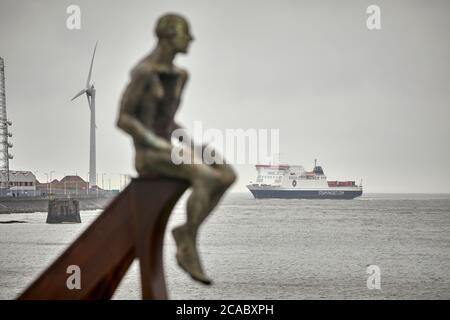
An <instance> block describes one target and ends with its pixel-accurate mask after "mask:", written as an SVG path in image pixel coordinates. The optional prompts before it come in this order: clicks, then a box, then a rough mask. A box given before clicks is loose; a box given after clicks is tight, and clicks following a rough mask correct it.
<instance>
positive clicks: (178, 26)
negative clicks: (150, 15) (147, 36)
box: [155, 14, 194, 53]
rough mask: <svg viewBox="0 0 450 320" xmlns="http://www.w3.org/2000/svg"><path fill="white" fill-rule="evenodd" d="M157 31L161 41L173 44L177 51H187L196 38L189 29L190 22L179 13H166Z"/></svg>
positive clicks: (160, 20) (157, 25) (157, 26)
mask: <svg viewBox="0 0 450 320" xmlns="http://www.w3.org/2000/svg"><path fill="white" fill-rule="evenodd" d="M155 33H156V36H157V37H158V39H159V41H164V42H166V43H168V44H169V45H171V46H172V47H173V49H174V50H175V52H183V53H186V52H187V49H188V47H189V43H190V42H191V41H192V40H194V38H193V37H192V35H191V33H190V30H189V23H188V22H187V20H186V19H185V18H183V17H182V16H180V15H177V14H165V15H163V16H162V17H160V18H159V20H158V22H157V24H156V29H155Z"/></svg>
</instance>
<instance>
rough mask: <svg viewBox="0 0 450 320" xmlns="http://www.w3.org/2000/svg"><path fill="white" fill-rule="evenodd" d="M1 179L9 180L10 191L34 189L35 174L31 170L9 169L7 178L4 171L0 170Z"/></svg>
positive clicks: (3, 180)
mask: <svg viewBox="0 0 450 320" xmlns="http://www.w3.org/2000/svg"><path fill="white" fill-rule="evenodd" d="M0 177H1V181H2V182H5V181H8V180H9V188H8V189H9V190H11V191H34V190H36V176H35V175H34V174H33V172H31V171H15V170H9V179H8V177H6V171H5V170H3V171H1V172H0Z"/></svg>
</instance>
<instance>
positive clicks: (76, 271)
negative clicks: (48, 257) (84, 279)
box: [66, 264, 81, 290]
mask: <svg viewBox="0 0 450 320" xmlns="http://www.w3.org/2000/svg"><path fill="white" fill-rule="evenodd" d="M66 273H67V274H70V276H69V277H67V280H66V287H67V289H69V290H74V289H76V290H81V268H80V267H79V266H77V265H76V264H72V265H70V266H68V267H67V270H66Z"/></svg>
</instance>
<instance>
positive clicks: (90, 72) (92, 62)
mask: <svg viewBox="0 0 450 320" xmlns="http://www.w3.org/2000/svg"><path fill="white" fill-rule="evenodd" d="M97 44H98V41H97V42H96V43H95V47H94V53H93V54H92V60H91V67H90V68H89V75H88V78H87V81H86V88H88V87H89V82H90V81H91V75H92V66H93V65H94V57H95V51H96V50H97Z"/></svg>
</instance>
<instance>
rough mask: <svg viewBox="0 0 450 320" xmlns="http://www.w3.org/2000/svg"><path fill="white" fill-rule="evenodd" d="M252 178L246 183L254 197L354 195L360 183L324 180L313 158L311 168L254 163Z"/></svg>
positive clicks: (351, 197) (291, 197)
mask: <svg viewBox="0 0 450 320" xmlns="http://www.w3.org/2000/svg"><path fill="white" fill-rule="evenodd" d="M256 170H257V177H256V182H254V183H253V182H250V184H249V185H247V188H248V190H250V192H251V193H252V194H253V196H254V197H255V198H256V199H264V198H280V199H354V198H356V197H359V196H361V195H362V193H363V188H362V183H360V185H357V184H355V181H328V180H327V177H326V175H325V174H324V172H323V169H322V167H321V166H318V165H317V160H315V161H314V169H313V171H310V172H309V171H306V170H305V169H304V168H303V167H302V166H299V165H261V164H259V165H256Z"/></svg>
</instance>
